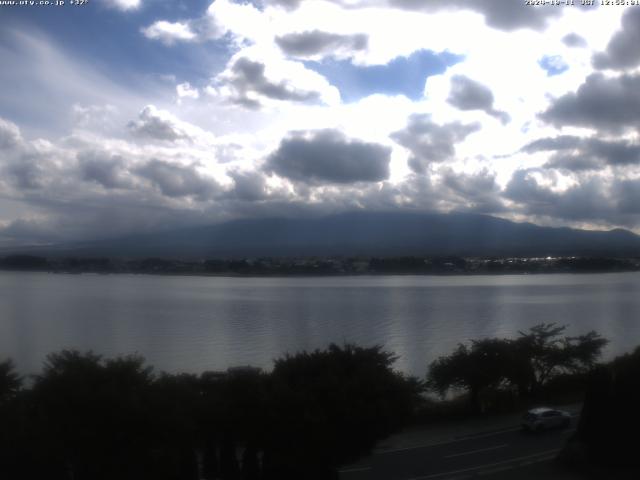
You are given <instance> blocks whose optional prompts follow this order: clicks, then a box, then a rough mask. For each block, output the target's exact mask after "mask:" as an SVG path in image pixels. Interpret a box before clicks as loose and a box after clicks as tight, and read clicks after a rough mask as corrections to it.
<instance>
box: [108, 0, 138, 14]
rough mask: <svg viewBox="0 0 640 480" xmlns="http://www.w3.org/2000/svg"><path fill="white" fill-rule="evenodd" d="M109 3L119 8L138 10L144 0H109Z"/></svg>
mask: <svg viewBox="0 0 640 480" xmlns="http://www.w3.org/2000/svg"><path fill="white" fill-rule="evenodd" d="M107 5H109V6H110V7H112V8H116V9H118V10H123V11H127V10H136V9H138V8H140V6H141V5H142V0H107Z"/></svg>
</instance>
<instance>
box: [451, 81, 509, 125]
mask: <svg viewBox="0 0 640 480" xmlns="http://www.w3.org/2000/svg"><path fill="white" fill-rule="evenodd" d="M447 102H449V104H451V105H453V106H454V107H456V108H458V109H460V110H482V111H483V112H485V113H486V114H487V115H491V116H492V117H495V118H497V119H498V120H500V121H501V122H502V123H503V124H506V123H508V122H509V120H510V119H511V118H510V117H509V114H508V113H506V112H502V111H499V110H496V109H495V108H493V92H492V91H491V90H490V89H489V87H487V86H486V85H483V84H481V83H479V82H476V81H475V80H472V79H470V78H469V77H466V76H464V75H454V76H453V77H451V91H450V93H449V98H447Z"/></svg>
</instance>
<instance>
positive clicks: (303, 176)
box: [267, 129, 391, 184]
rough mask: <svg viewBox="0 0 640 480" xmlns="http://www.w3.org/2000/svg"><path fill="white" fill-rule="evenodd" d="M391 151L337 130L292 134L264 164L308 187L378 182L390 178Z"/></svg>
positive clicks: (268, 168) (271, 169)
mask: <svg viewBox="0 0 640 480" xmlns="http://www.w3.org/2000/svg"><path fill="white" fill-rule="evenodd" d="M390 155H391V149H390V148H388V147H385V146H382V145H379V144H376V143H367V142H363V141H360V140H352V139H348V138H347V137H345V136H344V135H343V134H342V133H340V132H339V131H337V130H330V129H327V130H318V131H313V132H292V134H291V135H289V136H288V137H287V138H285V139H283V140H282V141H281V142H280V146H279V147H278V149H277V150H276V151H275V152H273V153H272V154H271V155H270V156H269V159H268V161H267V170H269V171H273V172H275V173H277V174H278V175H280V176H282V177H286V178H290V179H292V180H297V181H300V182H306V183H311V184H323V183H337V184H348V183H355V182H379V181H381V180H385V179H386V178H388V177H389V159H390Z"/></svg>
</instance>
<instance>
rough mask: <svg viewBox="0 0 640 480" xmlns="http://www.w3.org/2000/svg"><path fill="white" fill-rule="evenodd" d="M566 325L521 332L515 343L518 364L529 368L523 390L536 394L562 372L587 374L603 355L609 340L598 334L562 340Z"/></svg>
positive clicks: (521, 387) (545, 326) (524, 378)
mask: <svg viewBox="0 0 640 480" xmlns="http://www.w3.org/2000/svg"><path fill="white" fill-rule="evenodd" d="M566 328H567V327H566V326H565V325H562V326H558V325H556V324H555V323H541V324H539V325H535V326H533V327H531V328H530V329H529V331H528V332H519V333H520V338H518V339H517V340H516V341H515V342H514V348H515V354H516V357H517V359H516V360H517V365H518V366H519V367H522V365H525V368H526V373H525V374H524V375H521V376H520V377H519V378H520V380H521V381H526V382H527V384H526V385H520V389H521V390H523V391H526V392H528V393H529V394H535V393H536V392H537V391H538V390H539V389H540V388H541V387H543V386H544V385H545V384H546V383H547V382H548V381H549V380H550V379H551V378H553V377H554V376H556V375H558V374H561V373H567V372H568V373H580V372H587V371H588V370H589V369H590V368H592V367H593V366H594V365H595V363H596V361H597V360H598V358H599V357H600V355H601V353H602V349H603V348H604V346H605V345H606V344H607V343H608V340H606V339H604V338H602V337H601V336H600V335H599V334H597V333H596V332H594V331H591V332H588V333H587V334H586V335H580V336H577V337H569V336H564V337H562V336H561V334H562V333H563V332H564V331H565V330H566Z"/></svg>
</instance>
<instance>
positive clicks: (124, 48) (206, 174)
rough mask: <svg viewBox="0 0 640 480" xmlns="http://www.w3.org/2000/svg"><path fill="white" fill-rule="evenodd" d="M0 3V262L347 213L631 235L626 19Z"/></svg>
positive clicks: (638, 22)
mask: <svg viewBox="0 0 640 480" xmlns="http://www.w3.org/2000/svg"><path fill="white" fill-rule="evenodd" d="M14 3H16V4H15V5H11V2H10V1H3V2H0V246H1V245H25V244H49V243H56V242H67V241H77V240H89V239H99V238H110V237H118V236H123V235H129V234H135V233H148V232H156V231H162V230H170V229H177V228H183V227H186V226H193V225H206V224H212V223H217V222H221V221H226V220H230V219H236V218H252V217H283V216H285V217H308V216H317V215H327V214H333V213H339V212H345V211H353V210H370V211H396V210H397V211H415V212H453V211H455V212H472V213H482V214H488V215H494V216H499V217H502V218H507V219H510V220H514V221H529V222H533V223H537V224H540V225H551V226H571V227H577V228H590V229H611V228H618V227H622V228H627V229H630V230H633V231H635V232H637V233H640V142H639V139H638V129H639V128H640V69H639V67H640V48H638V47H637V45H638V43H639V42H640V6H628V7H623V6H617V5H600V2H599V1H597V2H595V3H596V4H597V5H595V6H592V7H585V6H581V5H580V4H581V1H580V0H575V1H574V2H571V1H567V2H566V3H567V4H566V5H565V4H563V5H551V4H549V5H545V6H536V7H533V6H527V5H525V2H524V1H520V0H431V1H428V2H427V1H423V0H360V1H358V0H254V1H251V2H245V1H234V0H215V1H213V2H210V1H202V0H189V1H181V0H172V1H168V0H89V1H88V2H82V1H78V2H75V3H74V2H71V1H69V0H67V1H66V2H65V4H64V5H55V0H54V1H51V2H50V5H41V4H39V3H40V2H39V1H37V2H24V4H22V5H20V4H19V3H20V2H19V1H18V2H14ZM30 3H33V4H30ZM570 3H574V4H575V5H570Z"/></svg>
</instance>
